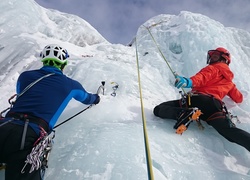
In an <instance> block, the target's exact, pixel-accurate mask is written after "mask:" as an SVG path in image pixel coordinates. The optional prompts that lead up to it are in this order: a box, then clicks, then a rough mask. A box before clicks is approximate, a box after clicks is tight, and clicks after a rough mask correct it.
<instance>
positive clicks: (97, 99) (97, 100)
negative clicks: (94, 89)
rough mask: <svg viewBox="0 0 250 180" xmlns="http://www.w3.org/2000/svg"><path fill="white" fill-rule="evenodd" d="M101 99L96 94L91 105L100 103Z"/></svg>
mask: <svg viewBox="0 0 250 180" xmlns="http://www.w3.org/2000/svg"><path fill="white" fill-rule="evenodd" d="M100 100H101V98H100V96H99V95H98V94H96V100H95V102H94V103H93V104H98V103H99V102H100Z"/></svg>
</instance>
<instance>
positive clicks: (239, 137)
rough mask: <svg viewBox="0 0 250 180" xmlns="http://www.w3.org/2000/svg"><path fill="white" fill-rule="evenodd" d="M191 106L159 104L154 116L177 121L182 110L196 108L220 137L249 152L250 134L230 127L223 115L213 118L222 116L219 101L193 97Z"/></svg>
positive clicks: (201, 96)
mask: <svg viewBox="0 0 250 180" xmlns="http://www.w3.org/2000/svg"><path fill="white" fill-rule="evenodd" d="M190 102H191V105H190V106H188V105H187V104H184V105H182V104H181V100H173V101H168V102H164V103H161V104H159V105H158V106H156V107H155V108H154V115H155V116H157V117H160V118H164V119H174V120H177V117H178V115H179V114H180V112H181V111H182V110H185V109H187V108H188V107H197V108H199V109H200V110H201V112H202V113H203V114H202V115H201V116H200V119H201V120H204V121H206V122H207V124H209V125H210V126H212V127H213V128H214V129H215V130H216V131H217V132H218V133H219V134H220V135H222V136H223V137H224V138H226V139H227V140H228V141H230V142H233V143H236V144H239V145H241V146H243V147H245V148H246V149H247V150H248V151H250V134H249V133H248V132H246V131H243V130H241V129H239V128H236V127H232V125H231V124H230V122H229V120H228V119H227V118H226V116H225V115H220V116H217V117H215V118H211V117H213V115H215V114H222V113H221V112H222V105H221V103H220V101H218V100H216V99H214V98H213V97H210V96H206V95H194V96H192V97H191V101H190Z"/></svg>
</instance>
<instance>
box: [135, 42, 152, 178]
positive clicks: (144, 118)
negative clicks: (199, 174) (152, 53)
mask: <svg viewBox="0 0 250 180" xmlns="http://www.w3.org/2000/svg"><path fill="white" fill-rule="evenodd" d="M135 46H136V62H137V73H138V84H139V91H140V101H141V112H142V124H143V134H144V144H145V151H146V162H147V170H148V179H149V180H154V175H153V168H152V161H151V156H150V148H149V142H148V133H147V125H146V117H145V113H144V107H143V99H142V90H141V89H142V88H141V78H140V70H139V58H138V49H137V40H136V39H135Z"/></svg>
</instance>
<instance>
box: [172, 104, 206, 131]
mask: <svg viewBox="0 0 250 180" xmlns="http://www.w3.org/2000/svg"><path fill="white" fill-rule="evenodd" d="M201 114H202V112H201V110H199V109H198V108H196V107H195V108H190V109H187V110H185V111H182V112H181V113H180V115H179V117H178V118H177V122H176V123H175V125H174V129H176V133H177V134H182V133H183V132H184V131H186V130H187V128H188V126H189V124H190V123H191V122H192V121H199V117H200V115H201Z"/></svg>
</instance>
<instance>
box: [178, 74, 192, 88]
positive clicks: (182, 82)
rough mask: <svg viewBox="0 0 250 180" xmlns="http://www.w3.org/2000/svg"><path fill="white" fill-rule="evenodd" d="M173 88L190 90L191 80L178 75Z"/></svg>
mask: <svg viewBox="0 0 250 180" xmlns="http://www.w3.org/2000/svg"><path fill="white" fill-rule="evenodd" d="M174 86H175V87H177V88H178V89H179V88H181V87H182V88H191V87H192V80H191V79H189V78H185V77H182V76H179V75H176V76H175V83H174Z"/></svg>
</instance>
